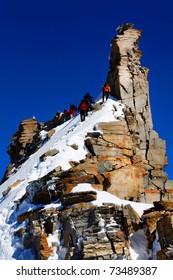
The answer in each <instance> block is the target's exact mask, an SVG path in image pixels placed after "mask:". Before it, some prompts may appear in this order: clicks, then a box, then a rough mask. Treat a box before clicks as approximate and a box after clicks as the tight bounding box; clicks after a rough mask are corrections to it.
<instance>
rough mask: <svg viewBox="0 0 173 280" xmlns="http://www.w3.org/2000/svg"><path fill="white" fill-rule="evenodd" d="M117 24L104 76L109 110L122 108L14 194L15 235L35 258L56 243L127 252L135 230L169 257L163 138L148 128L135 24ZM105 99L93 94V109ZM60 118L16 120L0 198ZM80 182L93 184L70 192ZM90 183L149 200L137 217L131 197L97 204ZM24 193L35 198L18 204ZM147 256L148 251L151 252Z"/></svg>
mask: <svg viewBox="0 0 173 280" xmlns="http://www.w3.org/2000/svg"><path fill="white" fill-rule="evenodd" d="M116 31H117V35H116V37H115V38H114V39H113V40H112V43H111V52H110V57H109V61H110V68H109V72H108V75H107V77H106V81H107V82H108V84H109V85H110V87H111V95H112V97H115V98H116V99H117V101H114V105H113V108H112V114H113V115H114V116H116V113H117V111H118V110H119V109H120V108H121V110H122V112H123V114H122V115H119V116H118V117H117V118H116V119H115V120H114V121H105V122H103V121H100V122H98V123H97V124H96V125H95V127H94V129H93V130H90V131H87V133H86V136H85V139H84V146H85V149H86V150H87V153H86V156H85V158H83V159H82V160H79V161H72V160H71V161H70V162H69V164H70V167H69V168H68V169H66V170H64V169H63V168H62V166H60V165H57V166H56V167H55V168H54V169H53V170H51V171H49V172H47V173H46V174H44V176H42V177H39V178H38V179H36V180H33V181H31V182H27V184H26V189H25V192H24V194H23V195H22V196H21V197H20V198H19V199H18V200H17V201H15V202H14V204H15V205H16V210H15V211H17V212H16V213H18V215H17V214H16V216H17V220H16V222H17V223H18V224H20V225H21V224H22V223H23V222H24V221H27V224H25V225H24V226H23V227H20V229H19V230H16V232H15V236H17V238H19V239H20V242H21V243H22V244H23V246H24V249H26V250H27V249H29V250H32V252H33V256H34V257H33V258H34V259H50V258H51V255H52V254H53V252H55V251H56V255H57V258H59V259H60V256H61V258H63V259H120V260H121V259H131V252H130V243H131V239H130V236H131V234H132V233H134V232H137V231H139V230H143V231H144V232H145V234H146V239H147V240H148V250H149V251H150V252H152V248H153V246H154V242H155V240H156V238H158V240H159V241H158V242H159V246H160V248H159V249H158V251H157V252H156V256H155V258H157V259H173V253H172V251H170V248H171V245H172V242H173V181H171V180H168V178H167V174H166V172H165V171H164V168H165V166H166V165H167V156H166V143H165V141H164V140H162V139H161V138H160V137H159V135H158V133H157V132H156V131H155V130H154V129H153V123H152V114H151V108H150V100H149V86H148V80H147V75H148V69H147V68H146V67H142V66H141V64H140V59H141V56H142V52H141V51H140V50H139V49H138V42H139V39H140V37H141V31H140V30H137V29H135V28H134V25H133V24H123V25H121V26H119V27H118V28H117V30H116ZM104 106H105V105H104V103H102V102H95V103H94V104H93V106H92V114H96V113H97V112H99V111H100V110H103V108H104ZM60 125H63V114H61V113H58V114H57V115H56V116H55V117H54V118H53V119H52V120H49V121H47V122H46V123H40V122H37V120H36V119H35V118H31V119H27V120H23V121H22V122H21V123H20V126H19V128H18V131H17V132H16V133H15V134H14V135H13V136H12V138H11V144H10V146H9V148H8V154H9V156H10V159H11V165H9V166H8V167H7V170H6V172H5V175H4V178H3V179H2V182H1V186H0V188H1V187H2V186H3V185H4V184H5V183H6V186H7V187H6V188H5V190H4V191H3V199H4V200H5V199H6V198H7V197H8V195H9V194H10V192H11V191H12V189H13V188H16V187H20V185H21V184H22V182H23V181H24V180H23V179H22V178H21V180H20V178H19V179H18V180H16V181H13V182H12V183H11V182H10V183H9V184H8V183H7V182H8V180H9V179H10V178H12V176H13V175H14V174H17V172H18V170H20V168H21V166H22V164H24V163H26V162H27V160H28V159H29V158H30V156H31V155H33V154H35V153H36V152H37V151H39V150H40V149H41V148H42V147H43V146H44V145H45V143H48V142H49V141H50V140H51V139H52V137H53V136H54V134H55V133H56V128H57V127H58V126H60ZM71 148H73V149H74V150H78V149H79V146H78V144H77V143H73V144H72V145H71ZM59 153H60V151H59V149H57V148H52V149H49V150H47V151H46V152H44V153H43V154H42V155H41V156H40V158H39V161H40V162H44V161H46V159H47V158H48V157H51V158H52V160H53V157H54V156H55V155H58V154H59ZM25 183H26V182H25ZM79 184H90V185H91V186H92V190H83V191H78V192H73V191H72V190H73V189H74V188H75V187H76V186H77V185H79ZM97 191H104V192H107V193H109V194H112V195H114V196H116V197H118V198H120V199H122V200H126V201H133V202H139V203H150V204H153V207H150V208H149V209H147V210H145V211H144V212H143V215H142V216H141V217H140V215H139V214H138V213H137V212H136V211H135V210H134V209H133V207H132V206H131V205H130V204H127V205H125V206H123V205H116V204H113V203H111V202H110V203H104V204H102V205H98V206H97V205H94V204H92V202H93V201H95V200H96V199H97ZM26 201H27V202H28V201H29V203H30V204H31V205H33V206H34V207H33V210H29V211H25V212H23V211H22V210H20V209H22V205H23V203H24V202H25V203H26ZM57 201H59V202H60V203H61V207H59V208H56V207H53V204H54V203H55V202H57ZM37 206H38V207H37ZM45 206H47V207H45ZM144 229H145V230H144ZM168 229H169V230H168ZM54 234H57V235H59V243H58V242H57V243H56V242H52V243H51V241H50V240H49V242H48V237H49V236H50V235H54ZM157 235H158V236H157ZM63 252H64V255H63V257H62V254H63ZM148 259H152V256H151V253H150V254H149V255H148Z"/></svg>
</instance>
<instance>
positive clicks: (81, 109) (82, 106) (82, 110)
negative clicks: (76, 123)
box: [78, 99, 88, 122]
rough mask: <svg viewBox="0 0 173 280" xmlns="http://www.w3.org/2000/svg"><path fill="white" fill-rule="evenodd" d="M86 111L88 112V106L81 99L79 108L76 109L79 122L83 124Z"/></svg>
mask: <svg viewBox="0 0 173 280" xmlns="http://www.w3.org/2000/svg"><path fill="white" fill-rule="evenodd" d="M87 110H88V105H87V103H86V102H85V100H84V99H82V100H81V103H80V104H79V107H78V111H79V113H80V118H81V122H83V121H84V120H85V117H86V114H87Z"/></svg>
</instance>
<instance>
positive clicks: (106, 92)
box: [102, 82, 111, 102]
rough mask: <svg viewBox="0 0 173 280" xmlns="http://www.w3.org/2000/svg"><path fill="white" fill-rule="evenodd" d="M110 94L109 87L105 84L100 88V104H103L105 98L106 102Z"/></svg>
mask: <svg viewBox="0 0 173 280" xmlns="http://www.w3.org/2000/svg"><path fill="white" fill-rule="evenodd" d="M110 93H111V88H110V85H109V84H108V83H107V82H106V83H105V84H104V85H103V86H102V102H104V99H105V97H106V100H107V99H108V97H109V94H110Z"/></svg>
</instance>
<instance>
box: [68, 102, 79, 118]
mask: <svg viewBox="0 0 173 280" xmlns="http://www.w3.org/2000/svg"><path fill="white" fill-rule="evenodd" d="M76 111H77V107H76V106H75V105H74V104H70V109H69V112H70V115H71V117H72V118H74V117H75V114H76Z"/></svg>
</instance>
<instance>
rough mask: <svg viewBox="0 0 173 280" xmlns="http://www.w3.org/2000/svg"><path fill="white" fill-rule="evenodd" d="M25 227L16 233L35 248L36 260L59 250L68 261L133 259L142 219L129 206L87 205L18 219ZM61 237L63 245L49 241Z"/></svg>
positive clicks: (45, 210)
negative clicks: (132, 240) (132, 242)
mask: <svg viewBox="0 0 173 280" xmlns="http://www.w3.org/2000/svg"><path fill="white" fill-rule="evenodd" d="M23 221H28V223H27V224H28V226H27V227H26V228H22V229H21V228H20V230H19V231H17V232H16V233H15V234H16V235H18V236H20V237H21V238H22V239H23V245H24V247H25V248H26V249H28V248H31V247H32V248H33V250H34V252H35V254H36V257H37V259H48V258H51V254H52V252H53V250H56V252H57V255H58V254H59V258H60V257H61V254H62V252H64V254H65V256H64V258H65V259H86V260H90V259H96V260H99V259H100V260H101V259H131V256H130V252H129V246H130V234H131V233H132V232H133V231H134V229H135V230H136V228H137V227H140V224H141V220H140V218H139V216H138V214H137V213H135V212H134V211H133V210H132V208H131V207H130V206H128V205H127V206H126V207H122V206H121V207H120V206H117V205H114V204H105V205H103V206H94V205H91V204H86V203H84V202H82V203H81V202H80V203H77V204H75V205H73V207H69V208H64V209H61V210H60V209H59V210H56V209H55V208H50V209H49V208H46V209H39V210H37V211H30V212H26V213H23V214H21V215H20V216H18V222H19V223H20V224H22V223H23ZM53 233H54V234H55V233H56V235H57V236H59V239H60V243H59V244H57V243H56V244H55V243H52V244H51V245H50V243H51V242H49V245H48V241H47V239H48V238H49V234H53Z"/></svg>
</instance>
